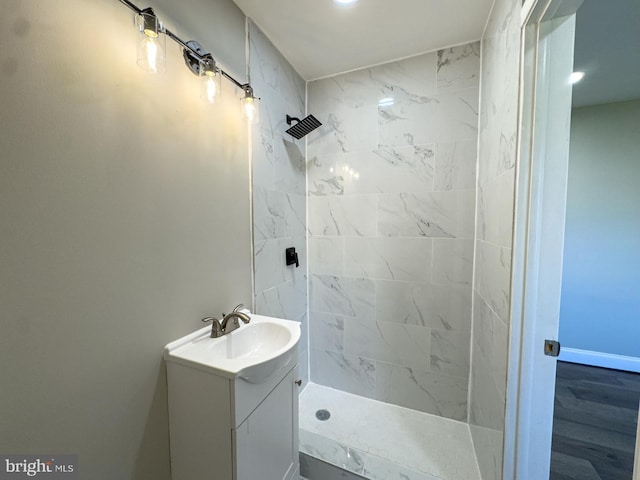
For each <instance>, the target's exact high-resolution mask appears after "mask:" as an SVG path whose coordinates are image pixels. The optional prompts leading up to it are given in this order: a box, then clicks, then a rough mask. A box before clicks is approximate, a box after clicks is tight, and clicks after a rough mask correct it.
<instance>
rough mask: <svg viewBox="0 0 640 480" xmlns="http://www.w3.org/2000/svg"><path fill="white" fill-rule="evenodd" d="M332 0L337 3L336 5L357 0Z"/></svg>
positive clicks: (344, 4) (350, 3) (343, 4)
mask: <svg viewBox="0 0 640 480" xmlns="http://www.w3.org/2000/svg"><path fill="white" fill-rule="evenodd" d="M333 1H334V3H337V4H338V5H342V6H346V5H353V4H354V3H356V2H357V1H358V0H333Z"/></svg>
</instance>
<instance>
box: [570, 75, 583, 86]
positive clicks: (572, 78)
mask: <svg viewBox="0 0 640 480" xmlns="http://www.w3.org/2000/svg"><path fill="white" fill-rule="evenodd" d="M583 77H584V72H573V73H572V74H571V75H569V83H571V84H574V83H578V82H579V81H580V80H582V79H583Z"/></svg>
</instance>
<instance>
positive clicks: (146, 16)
mask: <svg viewBox="0 0 640 480" xmlns="http://www.w3.org/2000/svg"><path fill="white" fill-rule="evenodd" d="M120 3H123V4H124V5H126V6H127V7H129V8H130V9H131V10H133V12H134V13H135V24H136V27H137V29H138V32H139V33H140V38H139V41H138V65H139V66H140V67H141V68H142V69H143V70H145V71H148V72H151V73H159V72H163V71H165V70H166V37H169V38H170V39H171V40H173V41H174V42H176V43H177V44H178V45H180V46H181V47H182V56H183V57H184V61H185V63H186V65H187V67H188V68H189V70H191V72H192V73H193V74H194V75H197V76H198V77H200V81H201V82H202V88H201V89H202V97H203V98H204V99H205V100H206V101H207V102H208V103H214V102H215V99H216V98H217V97H218V96H219V95H220V92H221V79H222V77H224V78H226V79H227V80H229V81H230V82H231V83H233V84H234V85H235V86H236V87H238V88H240V89H241V90H242V91H243V92H244V97H242V106H243V112H244V114H245V116H246V117H247V119H248V120H249V121H250V122H251V123H257V122H258V120H259V118H258V117H259V115H258V114H259V111H258V100H260V99H259V98H258V97H256V96H255V95H254V94H253V88H252V87H251V85H250V84H249V83H240V82H239V81H238V80H236V79H235V78H233V77H232V76H231V75H229V74H228V73H227V72H225V71H224V70H222V69H221V68H219V67H218V66H217V64H216V61H215V60H214V58H213V55H211V53H208V52H206V51H205V50H204V49H203V48H202V46H201V45H200V44H199V43H198V42H196V41H194V40H190V41H188V42H185V41H184V40H182V39H181V38H180V37H178V36H177V35H176V34H175V33H173V32H172V31H171V30H169V29H167V28H165V27H164V25H163V24H162V22H160V20H159V19H158V17H157V16H156V14H155V12H154V11H153V8H150V7H149V8H145V9H140V8H138V7H137V6H136V5H134V4H133V3H132V2H131V1H130V0H120Z"/></svg>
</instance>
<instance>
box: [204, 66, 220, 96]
mask: <svg viewBox="0 0 640 480" xmlns="http://www.w3.org/2000/svg"><path fill="white" fill-rule="evenodd" d="M200 82H201V96H202V98H203V99H204V100H205V101H206V102H207V103H209V104H212V105H213V104H214V103H215V101H216V98H218V97H219V96H220V93H222V82H221V75H220V73H218V72H216V71H214V70H212V69H211V68H210V67H207V66H206V65H205V64H200Z"/></svg>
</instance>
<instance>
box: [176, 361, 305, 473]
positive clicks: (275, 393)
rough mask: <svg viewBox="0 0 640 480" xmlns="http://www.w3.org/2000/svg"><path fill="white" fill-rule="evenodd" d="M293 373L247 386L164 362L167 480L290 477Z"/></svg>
mask: <svg viewBox="0 0 640 480" xmlns="http://www.w3.org/2000/svg"><path fill="white" fill-rule="evenodd" d="M297 370H298V369H297V366H296V365H295V363H293V362H291V364H289V365H287V366H285V367H284V368H282V369H281V370H279V371H277V372H275V373H274V374H273V375H272V378H269V379H268V380H267V381H265V382H263V383H258V384H252V383H248V382H246V381H245V380H242V379H240V378H238V379H235V380H232V379H228V378H224V377H220V376H217V375H212V374H211V373H209V372H205V371H202V370H198V369H194V368H192V367H188V366H185V365H181V364H178V363H173V362H171V361H167V379H168V386H169V435H170V447H171V478H172V480H209V479H210V480H292V479H296V480H297V478H298V477H299V476H300V472H299V469H300V467H299V461H298V393H299V392H298V386H297V384H296V383H295V381H296V380H297Z"/></svg>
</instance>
